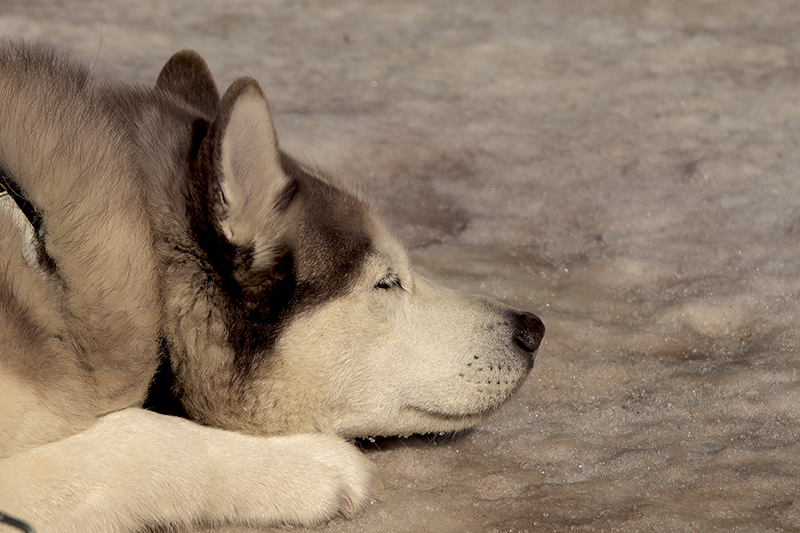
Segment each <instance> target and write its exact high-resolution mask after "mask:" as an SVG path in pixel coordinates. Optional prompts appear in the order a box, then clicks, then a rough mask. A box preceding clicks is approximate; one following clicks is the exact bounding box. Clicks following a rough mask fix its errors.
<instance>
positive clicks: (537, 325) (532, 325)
mask: <svg viewBox="0 0 800 533" xmlns="http://www.w3.org/2000/svg"><path fill="white" fill-rule="evenodd" d="M543 337H544V323H543V322H542V321H541V319H540V318H539V317H538V316H536V315H534V314H533V313H520V314H519V315H517V335H516V336H515V337H514V342H515V343H516V344H517V346H519V347H520V348H522V349H523V350H525V351H528V352H535V351H536V350H538V349H539V345H540V344H541V343H542V338H543Z"/></svg>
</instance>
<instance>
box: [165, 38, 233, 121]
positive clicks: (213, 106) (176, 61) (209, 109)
mask: <svg viewBox="0 0 800 533" xmlns="http://www.w3.org/2000/svg"><path fill="white" fill-rule="evenodd" d="M156 89H160V90H162V91H165V92H168V93H170V94H172V95H173V96H175V97H177V98H178V99H180V100H182V101H184V102H186V103H187V104H189V105H190V106H192V107H194V108H196V109H197V110H198V111H201V112H203V113H205V114H206V115H207V116H208V117H209V118H213V117H215V116H216V115H217V112H218V111H219V91H218V90H217V85H216V83H214V77H213V76H212V75H211V70H210V69H209V68H208V65H207V64H206V62H205V60H204V59H203V58H202V57H200V54H198V53H197V52H195V51H194V50H181V51H180V52H178V53H176V54H175V55H173V56H172V57H171V58H170V59H169V61H167V64H166V65H164V68H162V69H161V73H160V74H159V75H158V79H157V80H156Z"/></svg>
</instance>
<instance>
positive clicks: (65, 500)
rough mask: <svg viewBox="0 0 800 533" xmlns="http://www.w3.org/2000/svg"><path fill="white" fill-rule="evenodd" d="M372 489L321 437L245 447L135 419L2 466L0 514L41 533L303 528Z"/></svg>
mask: <svg viewBox="0 0 800 533" xmlns="http://www.w3.org/2000/svg"><path fill="white" fill-rule="evenodd" d="M376 479H377V477H376V471H375V467H374V466H373V465H372V464H371V463H370V462H369V461H368V460H367V459H366V458H365V457H364V456H363V455H362V454H361V453H360V452H358V450H356V449H355V448H354V447H353V446H352V445H349V444H347V443H345V442H344V441H342V440H340V439H338V438H336V437H333V436H330V435H324V434H311V435H292V436H285V437H269V438H263V437H251V436H247V435H241V434H238V433H235V432H230V431H223V430H219V429H213V428H207V427H203V426H200V425H198V424H195V423H192V422H189V421H187V420H182V419H178V418H174V417H167V416H163V415H158V414H155V413H152V412H149V411H144V410H142V409H135V408H134V409H125V410H123V411H120V412H117V413H113V414H110V415H107V416H105V417H103V418H101V419H100V420H98V422H97V423H96V424H95V425H94V426H92V427H91V428H90V429H88V430H86V431H84V432H83V433H79V434H77V435H73V436H71V437H68V438H65V439H62V440H59V441H56V442H52V443H50V444H47V445H44V446H40V447H37V448H33V449H30V450H28V451H26V452H24V453H21V454H18V455H15V456H12V457H10V458H6V459H3V460H0V504H1V505H2V507H3V511H4V512H6V513H8V514H10V515H12V516H14V515H16V516H18V517H24V518H25V519H26V520H27V521H29V522H30V523H33V524H35V525H36V529H37V531H38V532H39V533H108V532H112V531H113V532H120V533H122V532H134V531H138V530H139V529H140V528H141V526H142V525H143V524H151V525H157V524H159V523H163V522H167V521H168V522H169V523H172V524H176V525H188V524H191V523H193V522H196V521H198V520H199V521H208V522H212V523H213V522H220V521H223V520H225V521H232V522H238V523H251V524H274V523H286V524H298V525H313V524H318V523H320V522H323V521H325V520H329V519H330V518H332V517H333V516H335V515H337V514H338V513H345V514H348V513H352V512H353V511H354V510H355V509H358V508H360V507H361V506H362V505H363V504H364V502H365V500H366V499H367V498H368V493H369V492H370V491H371V489H373V488H375V485H376ZM2 528H3V526H0V530H2Z"/></svg>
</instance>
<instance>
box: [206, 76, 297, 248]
mask: <svg viewBox="0 0 800 533" xmlns="http://www.w3.org/2000/svg"><path fill="white" fill-rule="evenodd" d="M213 129H214V130H215V131H214V132H213V135H211V138H212V139H213V141H212V142H214V144H215V146H214V148H213V153H214V156H213V159H214V166H215V169H214V170H215V174H216V175H217V176H218V178H219V187H220V191H221V193H222V199H223V202H224V210H223V212H221V213H219V216H220V218H221V220H218V222H219V225H220V227H221V229H222V231H223V233H224V234H225V237H226V238H227V239H228V240H229V241H230V242H231V243H233V244H237V245H240V246H253V247H255V250H256V252H257V253H258V252H262V251H265V250H266V248H268V247H269V245H268V243H266V242H262V241H263V240H264V239H269V238H274V237H275V235H274V233H275V232H276V230H277V228H276V227H274V224H275V223H277V221H276V218H277V217H276V216H275V207H276V206H278V205H279V204H280V202H281V199H282V198H283V196H284V194H285V191H287V190H288V185H289V183H290V181H289V178H287V176H286V174H285V173H284V171H283V168H282V166H281V154H280V152H279V150H278V139H277V137H276V135H275V127H274V125H273V123H272V115H271V114H270V111H269V106H268V105H267V100H266V98H264V93H262V92H261V88H260V87H259V85H258V83H257V82H256V81H255V80H253V79H251V78H241V79H239V80H237V81H236V82H234V83H233V85H231V87H230V88H229V89H228V91H227V92H226V93H225V95H224V96H223V97H222V102H221V103H220V113H219V116H218V120H217V122H216V123H215V124H214V125H213Z"/></svg>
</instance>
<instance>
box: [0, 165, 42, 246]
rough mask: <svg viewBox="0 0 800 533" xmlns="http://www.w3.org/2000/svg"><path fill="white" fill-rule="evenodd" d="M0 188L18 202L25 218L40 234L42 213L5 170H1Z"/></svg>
mask: <svg viewBox="0 0 800 533" xmlns="http://www.w3.org/2000/svg"><path fill="white" fill-rule="evenodd" d="M0 189H3V190H4V191H5V192H7V193H8V195H9V196H10V197H11V198H12V199H13V200H14V202H16V204H17V206H19V208H20V209H21V210H22V213H23V214H24V215H25V218H27V219H28V221H29V222H30V223H31V226H33V230H34V231H35V232H36V234H37V235H39V234H40V230H41V227H42V215H41V214H40V213H39V211H37V209H36V208H35V207H34V206H33V204H32V203H30V202H29V201H28V199H27V198H25V195H24V194H22V189H20V188H19V186H18V185H17V184H16V183H15V182H14V180H12V179H11V177H10V176H9V175H8V173H7V172H5V171H4V170H0ZM0 192H2V191H0Z"/></svg>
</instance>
